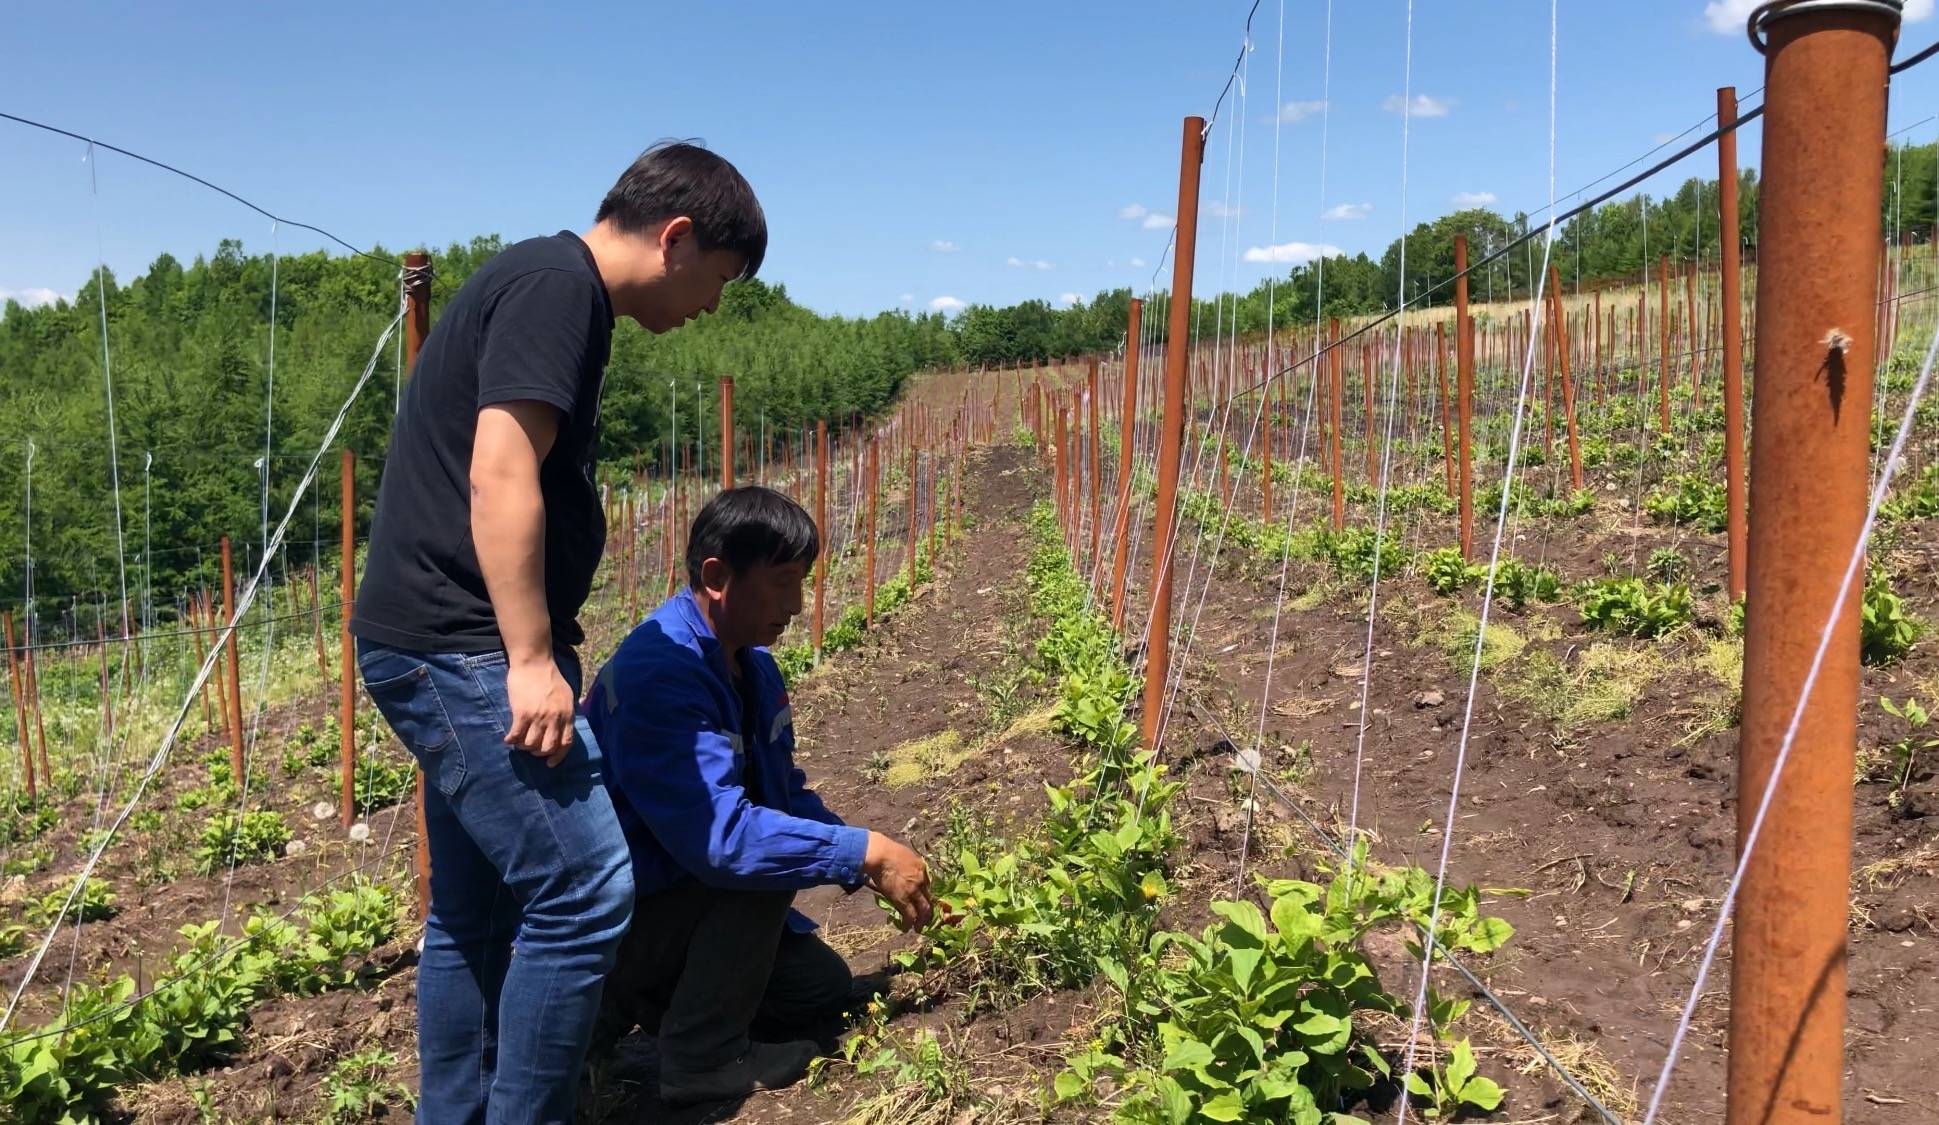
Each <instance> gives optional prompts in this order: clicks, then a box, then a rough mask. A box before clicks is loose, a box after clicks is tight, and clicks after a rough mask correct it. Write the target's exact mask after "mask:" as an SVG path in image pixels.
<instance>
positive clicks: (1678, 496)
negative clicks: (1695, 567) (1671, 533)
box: [1643, 473, 1729, 532]
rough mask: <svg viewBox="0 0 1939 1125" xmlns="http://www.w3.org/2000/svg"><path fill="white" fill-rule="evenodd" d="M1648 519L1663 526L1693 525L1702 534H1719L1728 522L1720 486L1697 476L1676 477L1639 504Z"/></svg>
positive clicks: (1722, 490) (1682, 474) (1722, 489)
mask: <svg viewBox="0 0 1939 1125" xmlns="http://www.w3.org/2000/svg"><path fill="white" fill-rule="evenodd" d="M1643 510H1644V511H1647V512H1648V513H1649V514H1650V518H1652V519H1654V520H1657V521H1659V522H1663V523H1674V524H1694V525H1695V526H1697V527H1699V528H1702V529H1703V530H1704V531H1711V532H1716V531H1722V530H1724V528H1725V526H1726V525H1727V524H1728V522H1729V516H1728V509H1727V506H1726V503H1725V492H1724V486H1723V484H1722V483H1721V482H1719V481H1715V480H1712V479H1710V478H1709V477H1707V476H1704V475H1703V474H1701V473H1679V474H1677V475H1676V476H1673V477H1671V478H1669V479H1668V480H1666V481H1664V482H1663V484H1662V486H1660V487H1658V488H1657V489H1656V490H1655V491H1654V492H1651V493H1650V494H1649V496H1648V497H1647V498H1645V499H1644V501H1643Z"/></svg>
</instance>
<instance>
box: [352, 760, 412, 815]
mask: <svg viewBox="0 0 1939 1125" xmlns="http://www.w3.org/2000/svg"><path fill="white" fill-rule="evenodd" d="M351 784H352V786H353V795H354V798H355V800H356V805H357V807H358V808H360V809H363V810H364V811H366V812H368V811H370V810H371V809H381V808H385V807H387V806H389V805H394V804H396V803H397V802H399V801H401V800H403V799H404V798H405V797H407V796H409V795H410V794H411V793H413V792H415V791H416V789H417V766H416V765H415V764H414V763H413V762H412V761H411V759H409V758H408V757H402V756H399V757H392V756H390V755H386V754H383V753H379V752H366V753H364V754H363V755H362V758H361V760H360V761H358V763H357V769H356V772H355V773H354V774H352V775H351Z"/></svg>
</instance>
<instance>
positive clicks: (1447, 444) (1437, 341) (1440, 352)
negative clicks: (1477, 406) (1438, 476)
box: [1434, 320, 1456, 496]
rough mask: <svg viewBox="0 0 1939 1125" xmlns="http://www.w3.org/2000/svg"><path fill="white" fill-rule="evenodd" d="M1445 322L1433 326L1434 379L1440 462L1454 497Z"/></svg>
mask: <svg viewBox="0 0 1939 1125" xmlns="http://www.w3.org/2000/svg"><path fill="white" fill-rule="evenodd" d="M1447 327H1448V326H1447V322H1446V321H1444V320H1443V321H1436V322H1435V324H1434V377H1435V379H1436V380H1438V381H1439V383H1440V388H1441V460H1442V462H1443V464H1445V465H1446V466H1447V490H1448V495H1449V496H1452V495H1454V490H1455V487H1456V485H1455V481H1454V408H1453V406H1452V405H1451V404H1450V403H1449V402H1448V332H1447Z"/></svg>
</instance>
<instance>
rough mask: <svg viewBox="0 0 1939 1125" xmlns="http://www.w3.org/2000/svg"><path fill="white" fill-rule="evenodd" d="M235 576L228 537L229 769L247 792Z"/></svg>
mask: <svg viewBox="0 0 1939 1125" xmlns="http://www.w3.org/2000/svg"><path fill="white" fill-rule="evenodd" d="M235 619H236V577H235V573H234V571H232V570H231V569H230V566H229V537H228V536H227V535H225V536H223V537H222V621H223V625H224V627H225V628H228V629H229V637H228V639H227V640H226V641H224V642H223V645H222V651H223V658H224V660H225V662H226V663H227V665H228V668H229V684H228V690H227V691H226V692H224V693H223V698H224V701H225V706H226V707H227V710H226V711H225V712H224V714H226V715H228V716H229V768H230V769H231V770H232V771H234V772H232V773H231V774H230V775H229V776H231V777H233V778H234V779H235V781H236V790H237V792H242V791H244V790H245V789H246V788H247V786H245V785H244V784H243V781H244V778H243V774H242V673H241V671H240V668H239V665H238V662H237V659H236V630H235V628H234V627H233V623H234V622H235Z"/></svg>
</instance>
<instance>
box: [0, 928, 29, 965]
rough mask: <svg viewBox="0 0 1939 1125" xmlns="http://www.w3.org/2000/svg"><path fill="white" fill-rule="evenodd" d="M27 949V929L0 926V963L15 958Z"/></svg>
mask: <svg viewBox="0 0 1939 1125" xmlns="http://www.w3.org/2000/svg"><path fill="white" fill-rule="evenodd" d="M26 948H27V927H25V926H0V961H4V960H6V959H7V958H9V957H17V956H19V955H20V953H21V951H22V950H24V949H26Z"/></svg>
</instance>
